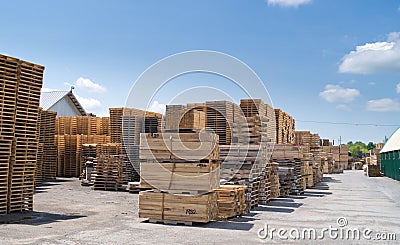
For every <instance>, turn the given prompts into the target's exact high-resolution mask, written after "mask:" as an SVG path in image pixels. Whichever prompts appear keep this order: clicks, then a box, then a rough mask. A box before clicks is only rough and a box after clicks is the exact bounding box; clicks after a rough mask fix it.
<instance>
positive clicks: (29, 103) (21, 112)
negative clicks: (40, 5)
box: [0, 55, 44, 214]
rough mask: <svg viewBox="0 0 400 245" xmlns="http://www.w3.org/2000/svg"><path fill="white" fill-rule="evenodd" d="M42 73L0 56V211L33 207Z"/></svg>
mask: <svg viewBox="0 0 400 245" xmlns="http://www.w3.org/2000/svg"><path fill="white" fill-rule="evenodd" d="M43 72H44V67H43V66H40V65H36V64H32V63H29V62H26V61H22V60H19V59H16V58H12V57H9V56H5V55H0V87H1V89H0V118H1V120H0V145H1V146H0V214H7V213H11V212H21V211H30V210H32V208H33V190H34V181H35V169H36V161H37V152H38V147H39V146H38V135H37V122H38V113H39V99H40V90H41V88H42V82H43Z"/></svg>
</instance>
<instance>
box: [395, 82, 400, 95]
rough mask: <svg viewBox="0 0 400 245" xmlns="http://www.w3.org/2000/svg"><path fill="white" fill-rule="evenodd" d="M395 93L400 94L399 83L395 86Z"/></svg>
mask: <svg viewBox="0 0 400 245" xmlns="http://www.w3.org/2000/svg"><path fill="white" fill-rule="evenodd" d="M396 92H397V93H398V94H400V83H398V84H397V86H396Z"/></svg>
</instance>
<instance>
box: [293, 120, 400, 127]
mask: <svg viewBox="0 0 400 245" xmlns="http://www.w3.org/2000/svg"><path fill="white" fill-rule="evenodd" d="M296 121H297V122H305V123H319V124H335V125H352V126H375V127H400V125H399V124H378V123H351V122H327V121H311V120H296Z"/></svg>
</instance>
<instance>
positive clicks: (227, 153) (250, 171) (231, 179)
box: [220, 145, 267, 210]
mask: <svg viewBox="0 0 400 245" xmlns="http://www.w3.org/2000/svg"><path fill="white" fill-rule="evenodd" d="M220 157H221V179H222V180H223V181H224V182H225V183H227V184H234V185H245V186H246V187H247V190H246V205H247V209H248V210H250V209H252V208H254V207H256V206H257V205H258V201H259V197H260V196H263V195H262V194H261V195H260V185H261V179H264V178H265V176H263V175H262V174H263V173H265V172H263V167H264V168H265V167H266V163H267V161H266V158H265V154H264V153H263V148H261V147H260V146H259V145H220Z"/></svg>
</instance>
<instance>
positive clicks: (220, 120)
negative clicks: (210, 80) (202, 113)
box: [206, 101, 235, 145]
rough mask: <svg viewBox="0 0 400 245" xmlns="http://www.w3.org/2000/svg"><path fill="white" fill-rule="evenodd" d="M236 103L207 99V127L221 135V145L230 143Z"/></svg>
mask: <svg viewBox="0 0 400 245" xmlns="http://www.w3.org/2000/svg"><path fill="white" fill-rule="evenodd" d="M234 107H235V104H234V103H232V102H229V101H206V108H207V109H206V127H207V128H209V129H212V130H213V131H214V132H215V133H216V134H218V136H219V144H220V145H229V144H230V143H231V139H232V130H231V127H232V124H233V120H234V111H235V109H234Z"/></svg>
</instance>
